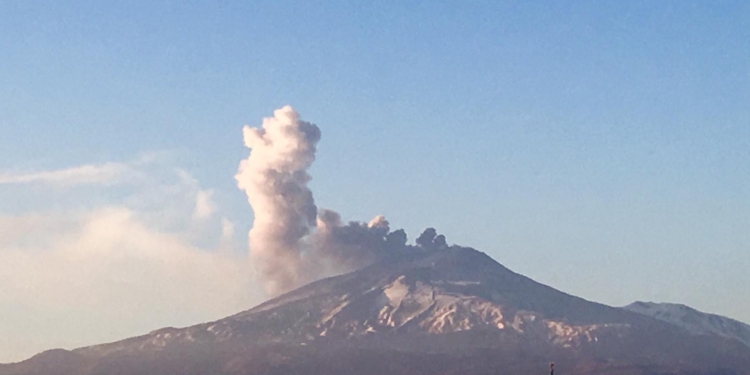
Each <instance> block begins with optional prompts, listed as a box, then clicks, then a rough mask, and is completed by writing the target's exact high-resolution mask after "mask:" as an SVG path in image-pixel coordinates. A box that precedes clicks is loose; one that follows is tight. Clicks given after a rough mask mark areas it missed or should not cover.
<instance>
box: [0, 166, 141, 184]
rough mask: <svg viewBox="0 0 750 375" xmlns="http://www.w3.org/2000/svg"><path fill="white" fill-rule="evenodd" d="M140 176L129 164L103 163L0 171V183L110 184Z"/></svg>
mask: <svg viewBox="0 0 750 375" xmlns="http://www.w3.org/2000/svg"><path fill="white" fill-rule="evenodd" d="M139 176H140V173H138V172H137V171H136V170H134V169H133V168H132V167H131V166H130V165H128V164H124V163H105V164H99V165H94V164H90V165H82V166H77V167H72V168H64V169H57V170H51V171H39V172H31V173H7V172H6V173H0V184H30V183H42V184H50V185H56V186H64V187H70V186H77V185H110V184H116V183H120V182H123V181H126V180H127V179H134V178H137V177H139Z"/></svg>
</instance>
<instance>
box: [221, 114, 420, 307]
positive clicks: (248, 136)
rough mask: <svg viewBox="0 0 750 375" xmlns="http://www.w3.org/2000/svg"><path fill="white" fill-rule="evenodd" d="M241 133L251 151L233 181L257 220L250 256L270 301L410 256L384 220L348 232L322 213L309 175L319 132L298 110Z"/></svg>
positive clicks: (352, 227) (351, 226)
mask: <svg viewBox="0 0 750 375" xmlns="http://www.w3.org/2000/svg"><path fill="white" fill-rule="evenodd" d="M243 133H244V139H245V146H247V147H248V148H250V150H251V151H250V156H249V157H248V158H247V159H245V160H242V162H241V163H240V166H239V171H238V172H237V175H236V176H235V178H236V179H237V182H238V186H239V188H240V189H243V190H244V191H245V192H246V193H247V197H248V202H249V203H250V206H252V208H253V211H254V213H255V221H254V223H253V227H252V229H251V230H250V233H249V242H250V256H251V257H252V259H253V263H254V264H255V265H256V267H257V268H258V271H259V274H260V276H261V278H262V279H263V281H264V283H265V287H266V291H267V292H268V294H270V295H278V294H280V293H283V292H286V291H289V290H291V289H293V288H295V287H298V286H300V285H302V284H304V283H307V282H309V281H312V280H314V279H317V278H320V277H322V276H326V275H331V274H336V273H341V272H346V271H351V270H355V269H358V268H361V267H364V266H366V265H368V264H372V263H374V262H376V261H378V260H381V259H383V258H385V257H387V256H389V254H392V253H393V252H394V251H396V250H401V249H404V248H405V243H406V234H405V233H404V231H403V230H399V231H394V232H390V228H389V225H388V221H386V220H385V218H384V217H382V216H378V217H376V218H375V219H373V220H372V221H371V222H370V223H368V224H365V223H359V222H351V223H349V224H346V225H343V224H342V223H341V216H340V215H339V214H338V213H336V212H334V211H331V210H320V213H318V208H317V207H316V205H315V200H314V199H313V194H312V191H311V190H310V188H309V187H308V186H307V183H308V182H309V181H310V179H311V177H310V175H309V174H308V173H307V169H308V168H309V167H310V166H311V165H312V163H313V161H314V160H315V151H316V146H317V143H318V141H319V140H320V129H318V127H317V126H316V125H314V124H311V123H309V122H306V121H301V120H300V119H299V115H298V114H297V112H295V111H294V109H292V108H291V107H289V106H286V107H283V108H280V109H277V110H276V111H274V116H273V117H269V118H265V119H264V120H263V123H262V126H261V128H251V127H248V126H245V128H244V129H243Z"/></svg>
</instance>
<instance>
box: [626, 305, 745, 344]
mask: <svg viewBox="0 0 750 375" xmlns="http://www.w3.org/2000/svg"><path fill="white" fill-rule="evenodd" d="M623 308H624V309H626V310H629V311H633V312H636V313H639V314H643V315H647V316H650V317H653V318H656V319H659V320H661V321H664V322H667V323H670V324H673V325H676V326H678V327H681V328H684V329H685V330H687V331H690V332H691V333H693V334H696V335H717V336H721V337H725V338H730V339H734V340H737V341H739V342H741V343H743V344H745V345H747V346H748V347H750V325H747V324H745V323H742V322H739V321H736V320H734V319H730V318H727V317H723V316H720V315H715V314H708V313H704V312H701V311H698V310H696V309H693V308H692V307H689V306H685V305H681V304H674V303H654V302H641V301H638V302H634V303H631V304H630V305H627V306H625V307H623Z"/></svg>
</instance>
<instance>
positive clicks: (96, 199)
mask: <svg viewBox="0 0 750 375" xmlns="http://www.w3.org/2000/svg"><path fill="white" fill-rule="evenodd" d="M169 159H170V158H169V157H166V156H165V155H145V156H142V157H140V158H137V159H136V160H132V161H126V162H109V163H104V164H86V165H82V166H74V167H69V168H62V169H52V170H42V171H39V170H37V171H14V172H12V173H11V172H8V173H5V174H2V173H0V187H2V188H3V189H4V190H3V192H4V193H5V194H7V195H6V196H8V197H11V198H12V197H17V199H18V200H23V199H22V198H24V199H27V200H32V201H34V202H39V203H40V204H42V206H43V208H41V209H36V208H32V209H28V208H25V209H23V212H20V213H2V214H0V316H2V317H3V319H2V320H1V321H0V363H4V362H9V361H16V360H22V359H25V358H28V357H30V356H31V355H33V354H35V353H38V352H40V351H42V350H46V349H51V348H55V347H63V348H68V349H72V348H75V347H80V346H84V345H90V344H95V343H101V342H107V341H113V340H116V339H122V338H124V337H128V336H133V335H137V334H143V333H145V332H148V331H150V330H153V329H156V328H160V327H164V326H172V325H178V326H180V325H189V324H194V323H199V322H203V321H207V320H211V319H217V318H220V317H223V316H226V315H229V314H232V313H236V312H237V311H240V310H242V309H244V308H247V307H249V306H252V305H253V304H255V303H257V302H259V301H260V299H261V298H262V296H261V295H260V293H255V290H256V288H252V286H253V284H254V280H253V278H252V275H251V274H249V273H248V268H249V265H248V261H247V258H246V256H245V254H241V253H239V252H237V251H234V248H236V247H237V245H236V244H235V240H234V238H233V236H234V225H235V224H234V223H233V222H232V221H231V220H230V219H228V218H227V217H224V216H223V215H222V214H221V207H220V205H219V204H218V203H217V202H216V200H215V199H214V194H213V193H212V190H210V189H205V188H203V187H202V186H201V184H200V183H198V181H197V180H196V179H195V178H194V177H193V176H192V175H191V174H189V173H188V172H186V171H185V170H183V169H181V168H179V167H177V166H176V165H174V162H173V161H172V160H169ZM29 198H30V199H29ZM113 322H116V323H113Z"/></svg>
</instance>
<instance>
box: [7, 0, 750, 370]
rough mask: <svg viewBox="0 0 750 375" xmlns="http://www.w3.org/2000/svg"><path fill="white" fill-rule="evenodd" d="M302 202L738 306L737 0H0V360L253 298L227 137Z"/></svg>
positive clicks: (642, 291) (744, 46)
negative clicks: (301, 171)
mask: <svg viewBox="0 0 750 375" xmlns="http://www.w3.org/2000/svg"><path fill="white" fill-rule="evenodd" d="M286 104H290V105H292V106H293V107H294V108H295V109H296V110H297V111H299V112H300V114H301V115H302V117H303V118H304V119H307V120H309V121H312V122H314V123H316V124H317V125H318V126H320V128H321V130H322V133H323V138H322V141H321V142H320V144H319V152H318V159H317V161H316V163H315V165H314V166H313V168H312V170H311V173H312V175H313V178H314V179H313V181H312V182H311V186H312V188H313V191H314V193H315V198H316V201H317V203H318V205H319V206H320V207H330V208H333V209H336V210H337V211H339V212H341V213H342V215H343V216H344V218H345V219H349V220H369V219H370V218H372V217H373V216H375V215H377V214H383V215H386V217H387V218H388V219H389V220H390V222H391V224H392V227H403V228H405V229H406V230H407V232H408V233H409V235H410V238H411V239H412V240H413V239H414V238H415V237H416V235H418V234H419V232H420V231H421V230H422V229H423V228H425V227H427V226H433V227H435V228H437V229H438V231H439V232H440V233H443V234H445V235H446V237H447V239H448V242H449V243H456V244H461V245H466V246H472V247H475V248H477V249H479V250H482V251H485V252H487V253H488V254H490V255H491V256H492V257H494V258H495V259H496V260H498V261H499V262H500V263H502V264H504V265H506V266H508V267H509V268H511V269H513V270H515V271H516V272H520V273H522V274H525V275H527V276H530V277H532V278H534V279H535V280H537V281H540V282H543V283H546V284H549V285H551V286H554V287H556V288H558V289H561V290H563V291H566V292H568V293H571V294H575V295H578V296H581V297H584V298H587V299H591V300H595V301H599V302H603V303H607V304H611V305H624V304H628V303H630V302H632V301H635V300H650V301H657V302H661V301H664V302H677V303H685V304H688V305H690V306H693V307H695V308H698V309H700V310H703V311H708V312H714V313H719V314H723V315H726V316H729V317H732V318H736V319H740V320H743V321H745V322H750V293H748V290H750V154H749V152H750V3H748V2H746V1H701V2H696V1H659V2H654V1H627V2H626V1H596V2H594V1H577V2H564V3H563V2H547V1H537V2H528V1H518V2H503V1H484V2H483V1H460V2H459V1H455V2H444V1H413V2H396V1H390V2H385V1H374V2H355V1H297V2H294V1H222V2H208V1H185V0H180V1H121V2H114V1H93V0H92V1H66V2H61V1H31V0H29V1H27V0H17V1H14V0H6V1H1V2H0V362H7V361H11V360H19V359H22V358H25V357H28V356H29V355H31V354H33V353H35V352H38V351H40V350H43V349H47V348H52V347H65V348H73V347H76V346H81V345H87V344H92V343H97V342H103V341H112V340H116V339H119V338H124V337H127V336H132V335H136V334H141V333H145V332H148V331H149V330H152V329H155V328H159V327H162V326H169V325H173V326H181V325H188V324H193V323H198V322H201V321H207V320H211V319H218V318H221V317H223V316H226V315H229V314H232V313H235V312H238V311H240V310H242V309H245V308H249V307H251V306H252V305H254V304H255V303H258V302H260V301H261V300H262V299H263V298H264V296H263V293H262V291H261V290H260V286H259V285H258V283H257V282H255V281H254V279H253V275H252V272H251V271H249V269H250V267H249V266H248V262H247V256H246V253H247V230H248V229H249V227H250V226H251V224H252V211H251V209H250V207H249V206H248V204H247V201H246V197H245V195H244V193H243V192H242V191H240V190H239V189H237V187H236V182H235V180H234V178H233V176H234V174H235V173H236V171H237V165H238V162H239V160H240V159H242V158H245V157H247V149H245V148H244V147H243V144H242V135H241V128H242V126H243V125H245V124H249V125H252V126H256V125H259V124H260V122H261V120H262V118H263V117H266V116H270V115H271V114H272V112H273V110H274V109H275V108H278V107H281V106H283V105H286Z"/></svg>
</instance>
